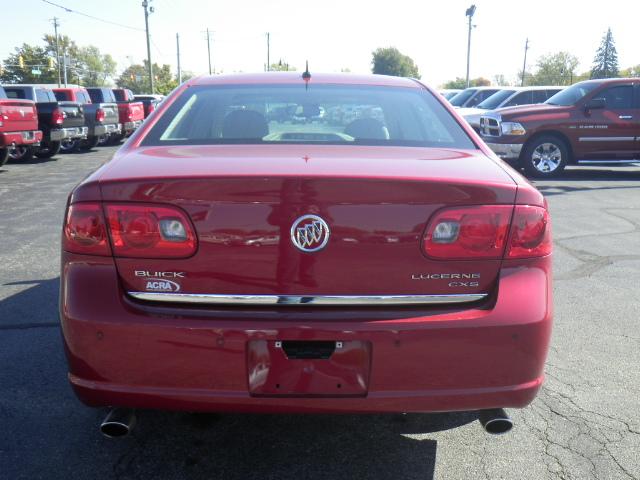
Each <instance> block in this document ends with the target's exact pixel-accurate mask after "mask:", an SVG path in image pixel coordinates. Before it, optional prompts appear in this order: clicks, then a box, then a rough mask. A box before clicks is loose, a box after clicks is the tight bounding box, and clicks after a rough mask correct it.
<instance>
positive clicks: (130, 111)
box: [127, 105, 133, 121]
mask: <svg viewBox="0 0 640 480" xmlns="http://www.w3.org/2000/svg"><path fill="white" fill-rule="evenodd" d="M127 120H129V121H131V120H133V108H131V105H127Z"/></svg>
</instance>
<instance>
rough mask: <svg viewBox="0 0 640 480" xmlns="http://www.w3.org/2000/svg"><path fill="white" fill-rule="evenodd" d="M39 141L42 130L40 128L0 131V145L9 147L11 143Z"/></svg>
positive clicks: (31, 143)
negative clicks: (22, 130)
mask: <svg viewBox="0 0 640 480" xmlns="http://www.w3.org/2000/svg"><path fill="white" fill-rule="evenodd" d="M41 141H42V132H41V131H40V130H27V131H24V132H3V133H0V147H10V146H12V145H37V144H39V143H40V142H41Z"/></svg>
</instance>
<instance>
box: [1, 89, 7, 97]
mask: <svg viewBox="0 0 640 480" xmlns="http://www.w3.org/2000/svg"><path fill="white" fill-rule="evenodd" d="M0 98H7V94H6V93H4V88H2V87H0Z"/></svg>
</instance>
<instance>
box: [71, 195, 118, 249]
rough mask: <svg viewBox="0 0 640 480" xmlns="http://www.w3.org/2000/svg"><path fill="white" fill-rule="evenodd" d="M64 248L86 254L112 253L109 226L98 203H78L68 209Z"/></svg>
mask: <svg viewBox="0 0 640 480" xmlns="http://www.w3.org/2000/svg"><path fill="white" fill-rule="evenodd" d="M62 248H63V249H64V250H66V251H67V252H72V253H82V254H86V255H101V256H109V255H111V248H110V247H109V241H108V239H107V227H106V224H105V221H104V215H103V213H102V207H101V206H100V204H98V203H76V204H74V205H71V206H70V207H69V210H67V218H66V219H65V224H64V229H63V235H62Z"/></svg>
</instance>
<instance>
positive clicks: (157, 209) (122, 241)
mask: <svg viewBox="0 0 640 480" xmlns="http://www.w3.org/2000/svg"><path fill="white" fill-rule="evenodd" d="M106 212H107V221H108V223H109V232H110V235H111V244H112V246H113V254H114V255H115V256H116V257H133V258H185V257H189V256H191V255H193V254H194V253H195V251H196V235H195V230H194V228H193V226H192V225H191V222H190V221H189V219H188V218H187V215H186V214H185V213H184V212H182V211H181V210H179V209H177V208H175V207H169V206H157V205H134V204H120V205H113V204H108V205H106Z"/></svg>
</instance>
